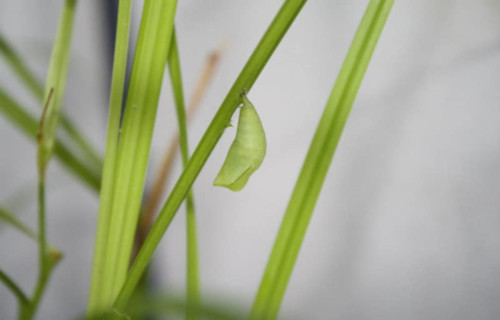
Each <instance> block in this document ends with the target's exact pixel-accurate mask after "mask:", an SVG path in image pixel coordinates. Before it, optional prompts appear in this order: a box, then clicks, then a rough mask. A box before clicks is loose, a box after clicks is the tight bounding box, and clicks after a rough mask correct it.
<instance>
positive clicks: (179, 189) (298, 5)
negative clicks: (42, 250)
mask: <svg viewBox="0 0 500 320" xmlns="http://www.w3.org/2000/svg"><path fill="white" fill-rule="evenodd" d="M305 2H306V0H287V1H286V2H285V3H284V4H283V6H282V7H281V9H280V10H279V12H278V14H277V15H276V17H275V18H274V20H273V22H272V23H271V25H270V26H269V28H268V29H267V31H266V33H265V34H264V36H263V37H262V39H261V40H260V42H259V44H258V45H257V47H256V48H255V50H254V52H253V53H252V55H251V56H250V58H249V60H248V62H247V63H246V65H245V66H244V67H243V70H242V71H241V73H240V75H239V76H238V78H237V79H236V81H235V83H234V84H233V86H232V87H231V89H230V90H229V93H228V94H227V96H226V98H225V99H224V101H223V102H222V105H221V106H220V108H219V110H218V111H217V113H216V115H215V117H214V118H213V120H212V122H211V123H210V125H209V127H208V129H207V130H206V131H205V134H204V135H203V137H202V139H201V141H200V143H199V144H198V146H197V147H196V150H195V151H194V152H193V155H192V156H191V158H190V159H189V162H188V164H187V166H186V168H185V169H184V171H183V172H182V174H181V176H180V177H179V179H178V180H177V183H176V184H175V186H174V188H173V190H172V192H171V193H170V195H169V197H168V199H167V202H166V203H165V205H164V206H163V208H162V209H161V212H160V214H159V216H158V218H157V219H156V221H155V223H154V225H153V227H152V228H151V231H150V233H149V235H148V237H147V238H146V241H145V242H144V245H143V246H142V249H141V250H140V251H139V253H138V255H137V257H136V259H135V261H134V263H133V264H132V267H131V269H130V272H129V274H128V277H127V280H126V282H125V283H124V285H123V287H122V290H121V292H120V295H119V297H118V299H117V300H116V302H115V306H116V307H118V308H123V306H124V305H125V304H126V302H127V301H128V299H129V298H130V296H131V294H132V292H133V291H134V289H135V287H136V285H137V283H138V281H139V279H140V277H141V275H142V274H143V272H144V270H145V269H146V267H147V265H148V263H149V261H150V259H151V257H152V256H153V253H154V251H155V249H156V247H157V246H158V244H159V242H160V240H161V238H162V236H163V234H164V233H165V231H166V229H167V228H168V226H169V225H170V222H171V221H172V218H173V217H174V215H175V213H176V212H177V210H178V209H179V206H180V205H181V203H182V201H183V200H184V198H185V197H186V195H187V194H188V192H189V190H190V188H191V186H192V184H193V182H194V181H195V179H196V177H197V176H198V174H199V173H200V171H201V169H202V167H203V165H204V164H205V162H206V161H207V159H208V157H209V156H210V153H211V152H212V150H213V148H214V147H215V145H216V144H217V142H218V141H219V139H220V137H221V136H222V133H223V132H224V129H225V128H226V127H227V124H228V123H229V121H230V119H231V116H232V114H233V113H234V111H235V110H236V108H237V107H238V105H239V104H240V103H241V93H242V92H249V91H250V89H251V88H252V85H253V84H254V82H255V81H256V80H257V77H258V76H259V74H260V72H261V71H262V69H263V68H264V66H265V65H266V63H267V61H268V60H269V58H270V57H271V55H272V53H273V52H274V50H275V49H276V47H277V46H278V44H279V43H280V41H281V39H282V38H283V36H284V35H285V33H286V31H287V30H288V28H289V27H290V25H291V24H292V22H293V21H294V19H295V17H296V16H297V14H298V13H299V12H300V10H301V9H302V6H303V5H304V4H305Z"/></svg>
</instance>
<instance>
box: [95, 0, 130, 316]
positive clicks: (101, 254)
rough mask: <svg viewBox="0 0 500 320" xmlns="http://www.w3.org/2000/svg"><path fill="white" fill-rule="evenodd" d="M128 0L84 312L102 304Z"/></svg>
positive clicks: (120, 23)
mask: <svg viewBox="0 0 500 320" xmlns="http://www.w3.org/2000/svg"><path fill="white" fill-rule="evenodd" d="M131 3H132V1H131V0H120V2H119V7H118V19H117V24H116V39H115V51H114V61H113V75H112V80H111V94H110V101H109V114H108V130H107V138H106V151H105V157H104V167H103V171H102V188H101V194H100V202H99V220H98V223H97V235H96V242H95V250H94V263H93V270H92V281H91V285H90V291H89V302H88V309H87V312H88V314H92V313H94V312H97V310H99V309H100V308H101V307H102V305H101V304H102V300H101V294H102V293H103V290H101V283H102V282H103V279H102V276H103V274H104V271H103V269H104V268H105V267H106V256H105V253H106V245H107V241H108V233H109V228H110V221H109V217H110V210H111V204H112V194H113V190H114V188H115V187H114V182H115V180H114V179H115V168H116V156H117V154H116V153H117V149H118V139H119V136H120V119H121V110H122V103H123V91H124V85H125V75H126V71H127V55H128V42H129V33H130V17H131V12H132V11H131Z"/></svg>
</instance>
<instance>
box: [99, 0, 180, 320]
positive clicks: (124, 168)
mask: <svg viewBox="0 0 500 320" xmlns="http://www.w3.org/2000/svg"><path fill="white" fill-rule="evenodd" d="M176 7H177V1H175V0H160V1H154V0H146V2H145V3H144V8H143V15H142V19H141V26H140V29H139V37H138V40H137V46H136V53H135V57H134V63H133V66H132V75H131V79H130V86H129V90H128V96H127V102H126V106H125V112H124V116H123V124H122V128H121V135H120V138H119V144H118V149H117V158H116V168H115V170H116V171H115V173H114V182H113V184H114V185H113V186H114V187H113V193H112V194H110V195H109V199H106V200H105V201H110V210H109V211H108V212H100V214H108V215H109V229H108V230H107V235H106V236H107V240H106V241H105V242H104V243H105V249H104V255H103V256H104V257H106V258H105V259H104V260H103V261H102V264H103V266H102V269H101V270H102V272H103V273H102V279H103V281H101V282H100V283H98V287H93V289H92V290H93V292H100V295H101V297H100V300H99V303H98V309H96V311H97V312H100V310H104V309H106V308H107V307H109V306H110V305H111V304H112V302H113V300H114V299H115V298H116V296H117V294H118V292H119V289H120V288H121V286H122V284H123V282H124V281H125V277H126V274H127V270H128V266H129V262H130V257H131V252H132V245H133V240H134V235H135V229H136V225H137V220H138V215H139V207H140V203H141V198H142V192H143V187H144V181H145V175H146V167H147V162H148V159H149V147H150V145H151V138H152V134H153V127H154V121H155V117H156V109H157V107H158V100H159V96H160V89H161V84H162V79H163V73H164V69H165V64H166V61H167V56H168V52H169V47H170V43H171V36H172V30H173V21H174V16H175V10H176ZM101 201H103V198H101ZM101 241H102V239H101ZM93 292H91V295H92V294H94V293H93Z"/></svg>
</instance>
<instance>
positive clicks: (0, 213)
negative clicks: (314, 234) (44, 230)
mask: <svg viewBox="0 0 500 320" xmlns="http://www.w3.org/2000/svg"><path fill="white" fill-rule="evenodd" d="M0 220H3V221H5V222H7V223H9V224H10V225H11V226H13V227H14V228H16V229H17V230H19V231H21V232H22V233H24V234H25V235H27V236H28V237H30V238H32V239H34V240H36V241H38V235H37V234H36V233H35V231H33V230H32V229H31V228H30V227H28V226H27V225H25V224H24V223H22V222H21V221H20V220H19V219H17V218H16V216H15V215H13V214H12V213H10V212H8V211H7V210H5V209H4V208H0Z"/></svg>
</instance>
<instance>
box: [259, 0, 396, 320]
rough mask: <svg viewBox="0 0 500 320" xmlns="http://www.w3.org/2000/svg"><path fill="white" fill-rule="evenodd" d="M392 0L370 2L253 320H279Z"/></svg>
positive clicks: (316, 138) (279, 238)
mask: <svg viewBox="0 0 500 320" xmlns="http://www.w3.org/2000/svg"><path fill="white" fill-rule="evenodd" d="M392 3H393V0H372V1H370V4H369V5H368V8H367V10H366V13H365V15H364V17H363V20H362V21H361V24H360V26H359V28H358V31H357V33H356V35H355V37H354V39H353V42H352V45H351V48H350V50H349V52H348V54H347V57H346V59H345V61H344V64H343V66H342V69H341V71H340V74H339V76H338V78H337V82H336V84H335V86H334V88H333V91H332V93H331V95H330V98H329V100H328V102H327V105H326V107H325V111H324V113H323V115H322V117H321V121H320V123H319V125H318V128H317V130H316V133H315V135H314V138H313V141H312V143H311V146H310V148H309V152H308V154H307V157H306V160H305V162H304V165H303V167H302V170H301V173H300V176H299V178H298V180H297V184H296V186H295V189H294V191H293V194H292V197H291V199H290V202H289V204H288V208H287V210H286V213H285V216H284V218H283V222H282V224H281V228H280V231H279V233H278V236H277V238H276V241H275V244H274V247H273V251H272V253H271V256H270V258H269V261H268V264H267V267H266V270H265V272H264V276H263V279H262V282H261V285H260V288H259V292H258V294H257V297H256V299H255V302H254V305H253V309H252V313H251V317H250V318H251V319H275V318H276V317H277V315H278V312H279V308H280V305H281V301H282V299H283V296H284V294H285V291H286V287H287V284H288V281H289V279H290V276H291V273H292V270H293V267H294V265H295V261H296V259H297V256H298V254H299V250H300V247H301V244H302V241H303V239H304V236H305V233H306V230H307V226H308V224H309V221H310V219H311V216H312V213H313V210H314V207H315V205H316V202H317V199H318V197H319V194H320V191H321V188H322V186H323V182H324V179H325V177H326V174H327V172H328V168H329V166H330V163H331V161H332V158H333V155H334V153H335V149H336V147H337V144H338V142H339V139H340V136H341V134H342V130H343V128H344V125H345V123H346V120H347V117H348V116H349V112H350V110H351V107H352V104H353V102H354V99H355V97H356V94H357V92H358V89H359V86H360V85H361V81H362V79H363V76H364V73H365V71H366V68H367V66H368V63H369V61H370V58H371V56H372V53H373V50H374V49H375V45H376V44H377V41H378V38H379V36H380V33H381V32H382V29H383V27H384V25H385V22H386V19H387V16H388V15H389V12H390V9H391V6H392Z"/></svg>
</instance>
